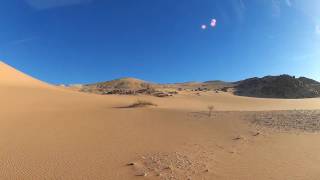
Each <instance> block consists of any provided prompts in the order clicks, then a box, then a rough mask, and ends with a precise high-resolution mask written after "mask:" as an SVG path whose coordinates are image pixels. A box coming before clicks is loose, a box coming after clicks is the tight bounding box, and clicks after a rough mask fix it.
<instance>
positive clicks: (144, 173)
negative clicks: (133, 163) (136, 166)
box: [136, 172, 148, 176]
mask: <svg viewBox="0 0 320 180" xmlns="http://www.w3.org/2000/svg"><path fill="white" fill-rule="evenodd" d="M147 175H148V174H147V173H146V172H141V173H137V174H136V176H147Z"/></svg>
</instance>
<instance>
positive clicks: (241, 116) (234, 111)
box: [0, 62, 320, 180]
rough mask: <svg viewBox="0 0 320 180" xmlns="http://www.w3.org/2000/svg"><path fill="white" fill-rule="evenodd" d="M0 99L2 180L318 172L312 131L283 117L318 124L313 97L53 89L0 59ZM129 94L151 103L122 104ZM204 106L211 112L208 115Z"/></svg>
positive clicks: (298, 179) (292, 179) (230, 179)
mask: <svg viewBox="0 0 320 180" xmlns="http://www.w3.org/2000/svg"><path fill="white" fill-rule="evenodd" d="M0 99H1V103H0V148H1V151H0V162H1V163H0V179H95V180H98V179H104V180H105V179H110V180H115V179H117V180H118V179H119V180H128V179H179V180H180V179H183V180H184V179H208V180H212V179H221V180H249V179H254V180H256V179H259V180H266V179H268V180H269V179H275V180H286V179H288V180H313V179H314V180H316V179H319V176H320V166H319V164H320V153H319V152H320V141H319V139H320V134H319V133H318V132H320V131H318V129H313V130H312V131H304V128H301V125H300V126H299V128H294V126H293V128H292V126H291V124H290V122H291V121H290V119H294V118H296V117H297V118H301V117H307V120H308V123H307V124H308V126H309V125H310V122H309V121H311V120H312V121H314V122H315V123H318V117H319V115H318V113H317V111H315V110H317V109H320V99H319V98H314V99H299V100H281V99H262V98H249V97H238V96H234V95H232V94H230V93H218V94H217V93H212V92H202V93H201V94H200V95H195V94H194V93H193V92H183V93H180V94H178V95H176V96H173V97H168V98H157V97H151V96H119V95H108V96H102V95H95V94H86V93H81V92H76V91H72V90H68V89H66V88H63V87H56V86H52V85H49V84H47V83H44V82H41V81H39V80H36V79H34V78H32V77H30V76H27V75H26V74H24V73H22V72H19V71H17V70H16V69H14V68H12V67H10V66H8V65H6V64H5V63H1V62H0ZM137 99H141V100H145V101H150V102H153V103H154V104H157V106H150V107H140V108H123V107H126V106H129V105H130V104H132V103H133V102H135V101H136V100H137ZM210 105H213V106H214V107H215V109H214V111H213V113H212V115H211V116H210V117H209V115H208V108H207V107H208V106H210ZM301 110H303V111H301ZM296 111H299V113H300V112H301V113H305V114H306V116H304V115H301V114H298V115H295V114H294V113H293V112H296ZM273 112H275V113H274V114H276V117H280V119H281V117H283V116H285V117H288V118H287V119H289V120H287V119H286V120H284V121H283V122H284V123H283V122H280V123H279V124H281V125H283V126H284V127H289V128H281V129H282V130H281V131H279V130H278V129H279V128H273V127H278V126H277V123H271V124H272V125H270V123H269V124H268V122H267V123H264V122H265V121H267V120H268V119H270V118H271V119H272V118H273V117H272V113H273ZM270 113H271V115H270ZM279 113H282V115H281V116H278V115H277V114H279ZM283 114H284V115H283ZM292 114H293V115H292ZM308 114H311V115H310V117H309V116H308ZM319 114H320V113H319ZM253 116H254V117H255V118H257V117H258V118H259V117H263V119H262V120H261V121H259V120H260V119H258V121H257V119H255V118H252V117H253ZM270 116H271V117H270ZM310 119H311V120H310ZM274 121H275V120H274ZM274 121H272V122H274ZM288 121H289V123H288ZM252 122H258V123H252ZM298 123H299V122H298ZM287 124H289V125H287ZM311 124H312V123H311Z"/></svg>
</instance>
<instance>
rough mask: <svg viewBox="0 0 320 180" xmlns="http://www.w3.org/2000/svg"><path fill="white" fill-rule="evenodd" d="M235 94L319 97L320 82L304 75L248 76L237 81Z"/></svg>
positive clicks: (294, 97)
mask: <svg viewBox="0 0 320 180" xmlns="http://www.w3.org/2000/svg"><path fill="white" fill-rule="evenodd" d="M235 89H236V91H235V94H236V95H240V96H250V97H261V98H286V99H298V98H313V97H320V83H319V82H317V81H315V80H312V79H309V78H305V77H300V78H296V77H294V76H289V75H280V76H265V77H263V78H257V77H255V78H250V79H246V80H243V81H239V82H237V86H236V88H235Z"/></svg>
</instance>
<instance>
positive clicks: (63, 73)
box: [0, 0, 320, 84]
mask: <svg viewBox="0 0 320 180" xmlns="http://www.w3.org/2000/svg"><path fill="white" fill-rule="evenodd" d="M213 18H214V19H216V21H217V22H216V26H215V27H210V21H211V19H213ZM204 24H205V25H207V29H205V30H204V29H202V28H201V26H202V25H204ZM0 27H1V28H0V59H1V60H3V61H4V62H6V63H8V64H10V65H12V66H14V67H15V68H17V69H19V70H21V71H23V72H25V73H27V74H30V75H32V76H34V77H36V78H38V79H41V80H44V81H47V82H50V83H67V84H69V83H88V82H97V81H104V80H110V79H114V78H120V77H136V78H140V79H144V80H148V81H153V82H183V81H205V80H215V79H220V80H226V81H235V80H240V79H244V78H248V77H253V76H264V75H278V74H284V73H287V74H291V75H296V76H307V77H311V78H314V79H317V80H320V1H319V0H2V1H0Z"/></svg>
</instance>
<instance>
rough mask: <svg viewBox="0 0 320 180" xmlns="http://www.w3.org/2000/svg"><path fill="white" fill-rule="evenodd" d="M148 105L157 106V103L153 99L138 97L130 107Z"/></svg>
mask: <svg viewBox="0 0 320 180" xmlns="http://www.w3.org/2000/svg"><path fill="white" fill-rule="evenodd" d="M146 106H157V105H156V104H154V103H153V102H151V101H147V100H141V99H138V100H137V101H136V102H134V103H133V104H131V105H129V106H128V108H135V107H146Z"/></svg>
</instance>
